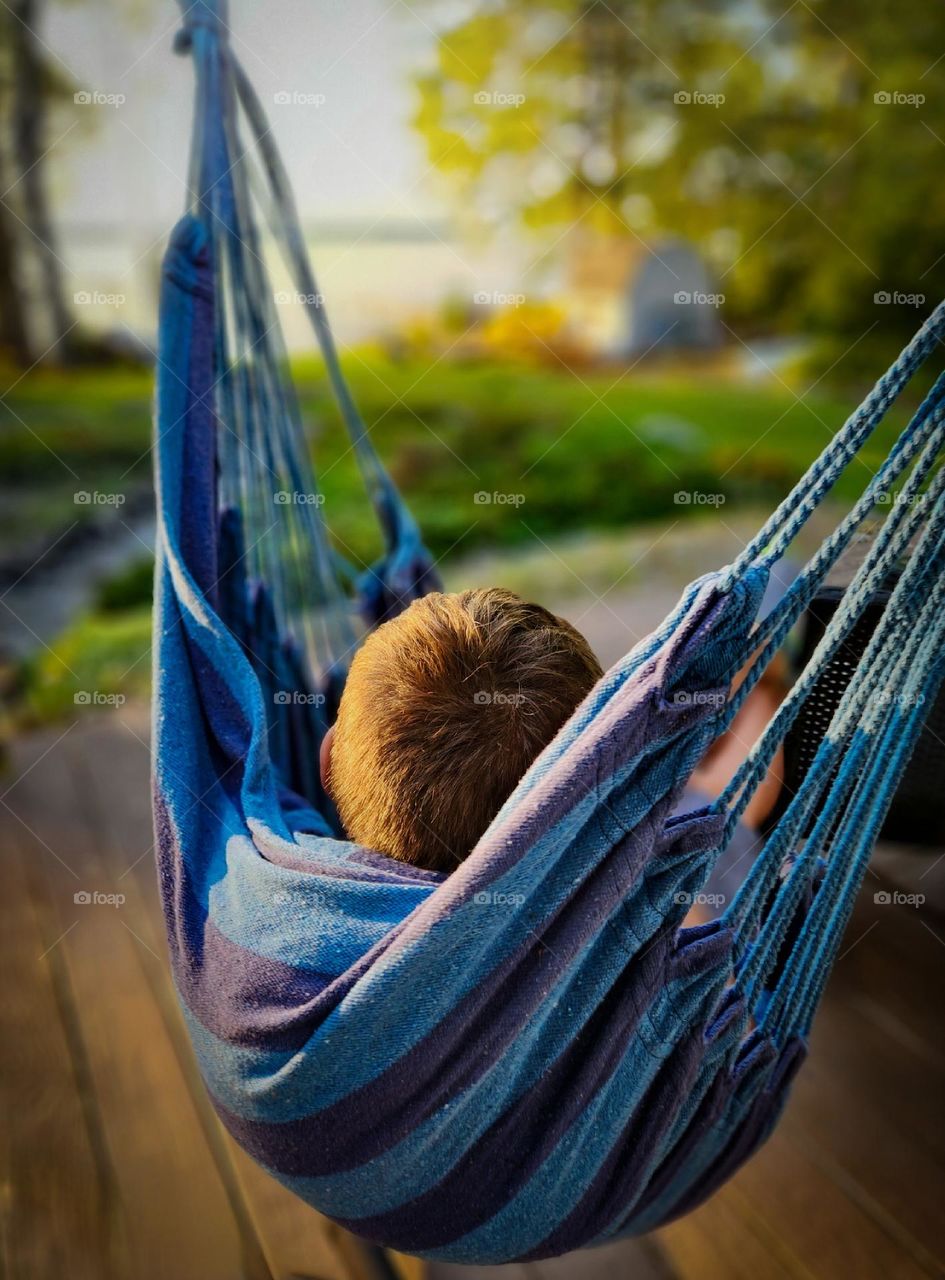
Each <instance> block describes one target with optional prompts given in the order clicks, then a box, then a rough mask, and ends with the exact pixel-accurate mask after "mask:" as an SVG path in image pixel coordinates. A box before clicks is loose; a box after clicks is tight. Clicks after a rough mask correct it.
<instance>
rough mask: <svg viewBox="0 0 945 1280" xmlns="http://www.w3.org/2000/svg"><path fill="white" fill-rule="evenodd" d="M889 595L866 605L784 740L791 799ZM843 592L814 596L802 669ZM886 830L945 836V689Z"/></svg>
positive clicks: (911, 836)
mask: <svg viewBox="0 0 945 1280" xmlns="http://www.w3.org/2000/svg"><path fill="white" fill-rule="evenodd" d="M889 594H890V593H889V591H881V592H877V593H876V595H875V596H874V597H873V599H872V600H871V601H870V603H869V604H868V605H867V606H866V609H865V610H864V611H863V613H862V615H861V616H860V618H859V619H858V620H857V623H856V625H855V626H854V627H853V628H852V630H851V631H850V632H849V633H848V634H847V635H846V637H845V638H844V640H843V643H842V644H841V645H840V648H839V649H838V650H837V652H836V654H834V656H833V658H832V659H831V661H830V663H829V664H828V666H827V667H826V669H825V670H824V672H823V674H822V675H821V676H820V678H819V680H818V681H817V682H816V684H815V685H814V687H813V689H812V690H811V692H810V694H809V696H808V698H807V700H806V702H805V703H804V705H803V706H802V708H801V710H800V712H799V714H798V717H797V719H796V720H795V722H794V724H793V725H792V726H791V729H790V731H789V732H788V735H787V737H786V739H785V742H784V766H785V788H784V792H783V793H782V794H783V796H784V799H785V801H786V800H787V799H788V798H789V797H790V796H792V795H793V794H794V793H795V792H796V791H797V788H798V787H799V786H800V783H801V781H802V780H803V778H804V775H805V773H806V771H807V769H808V767H809V765H810V763H811V761H812V760H813V758H814V756H815V755H816V753H817V748H818V747H819V745H820V742H821V740H822V738H823V737H824V734H825V733H826V732H827V729H828V728H829V726H830V721H831V719H832V718H833V713H834V711H836V709H837V706H838V704H839V702H840V699H841V697H842V696H843V691H844V690H845V689H846V687H847V685H848V684H849V683H850V679H851V677H852V675H853V672H854V671H855V669H856V666H857V663H858V662H859V660H860V656H861V655H862V653H863V651H864V649H865V648H866V646H867V644H868V643H869V638H870V636H871V635H872V634H873V631H874V629H875V627H876V624H877V623H878V622H879V619H880V617H881V616H882V613H883V610H884V609H885V607H886V602H887V601H888V599H889ZM842 597H843V588H842V587H824V588H822V589H821V591H820V592H818V594H817V595H816V596H815V597H814V599H813V600H812V601H811V604H810V607H809V608H808V610H807V613H806V614H805V615H804V618H803V620H802V622H801V636H800V652H799V654H798V670H803V668H804V666H805V665H806V663H807V661H808V659H809V658H810V657H811V655H812V653H813V652H814V649H815V648H816V647H817V645H818V643H819V642H820V639H821V637H822V636H823V634H824V631H825V630H826V628H827V625H828V624H829V622H830V620H831V618H832V617H833V615H834V613H835V612H836V609H837V606H838V604H839V603H840V600H841V599H842ZM778 808H779V809H780V808H781V805H779V806H778ZM881 834H882V836H883V838H884V839H886V840H896V841H903V842H906V843H910V844H921V845H938V844H941V843H943V841H945V690H942V691H941V692H940V694H939V696H938V698H937V699H936V700H935V701H934V702H933V703H932V704H931V706H930V707H929V709H928V713H927V715H926V717H925V721H924V724H923V729H922V732H921V734H920V735H919V738H918V741H917V742H916V745H915V749H914V750H913V753H912V757H911V759H910V761H909V764H908V765H907V767H906V772H905V774H904V775H903V778H902V781H901V782H900V784H899V787H898V789H897V791H896V795H895V797H894V799H893V802H892V806H891V807H890V810H889V813H888V815H887V817H886V821H885V823H884V825H883V829H882V833H881Z"/></svg>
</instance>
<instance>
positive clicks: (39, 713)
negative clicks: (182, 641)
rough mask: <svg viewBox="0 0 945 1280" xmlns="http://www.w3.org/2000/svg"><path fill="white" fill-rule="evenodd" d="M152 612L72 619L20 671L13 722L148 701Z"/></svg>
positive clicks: (139, 609) (146, 608)
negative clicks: (132, 700)
mask: <svg viewBox="0 0 945 1280" xmlns="http://www.w3.org/2000/svg"><path fill="white" fill-rule="evenodd" d="M150 649H151V609H150V607H149V606H147V605H144V606H140V605H139V606H138V607H137V608H135V609H128V610H126V611H125V612H123V613H116V614H109V613H98V614H93V615H89V616H86V617H82V618H79V619H77V620H76V621H75V622H74V623H72V625H71V626H69V627H68V628H67V629H66V630H65V631H64V632H63V634H62V635H61V636H59V638H58V639H57V640H56V642H55V643H54V644H53V645H52V646H50V647H49V648H48V649H41V650H39V652H38V653H37V655H36V656H35V657H33V658H31V659H29V660H28V661H27V662H26V663H25V664H24V667H23V670H22V671H21V673H20V675H21V689H22V694H21V706H20V707H19V708H18V712H19V715H18V719H20V720H21V721H27V722H43V721H47V720H57V719H62V718H65V717H70V718H71V717H74V716H75V715H76V714H78V713H79V712H81V711H84V710H92V711H94V710H96V709H98V710H101V709H103V708H105V707H108V706H112V705H115V704H116V702H118V704H119V705H120V703H121V702H124V701H126V700H127V699H129V698H136V697H147V695H148V692H149V690H150V681H151V661H150Z"/></svg>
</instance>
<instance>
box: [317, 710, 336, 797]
mask: <svg viewBox="0 0 945 1280" xmlns="http://www.w3.org/2000/svg"><path fill="white" fill-rule="evenodd" d="M334 741H335V726H334V725H332V726H331V728H330V729H329V730H328V732H327V733H326V734H325V736H324V738H322V745H321V747H320V748H319V751H318V772H319V775H320V776H321V780H322V786H323V787H324V788H325V792H326V794H327V795H328V796H329V797H330V796H331V748H332V746H333V744H334Z"/></svg>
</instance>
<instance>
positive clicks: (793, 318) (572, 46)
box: [415, 0, 945, 337]
mask: <svg viewBox="0 0 945 1280" xmlns="http://www.w3.org/2000/svg"><path fill="white" fill-rule="evenodd" d="M455 12H456V10H455V7H452V8H450V7H447V8H446V9H444V8H443V6H441V5H438V4H435V3H432V2H431V3H430V4H429V5H428V6H427V9H426V11H425V16H427V17H429V18H430V20H431V22H432V24H433V25H436V24H437V23H439V25H438V26H437V33H438V36H439V40H438V44H437V50H436V57H435V65H433V66H432V67H431V68H429V69H427V70H425V71H424V72H423V73H422V74H420V75H419V76H418V77H417V89H418V102H419V105H418V108H417V112H416V116H415V124H416V127H417V128H418V129H419V131H420V133H421V135H422V137H423V139H424V141H425V144H426V149H427V153H428V156H429V159H430V162H431V164H432V165H433V166H434V167H435V169H436V170H437V171H438V172H439V173H440V174H441V175H442V176H443V178H444V179H445V180H446V182H447V185H448V187H449V189H450V191H451V192H452V194H453V195H454V197H455V198H456V201H457V208H458V209H460V210H462V211H463V213H464V214H465V215H467V216H475V217H476V218H478V219H479V220H480V221H481V222H482V223H484V224H487V225H495V224H496V223H497V222H499V221H501V220H502V219H509V218H511V219H514V221H515V222H516V223H517V224H518V225H520V226H524V227H528V228H531V229H533V230H534V231H536V232H539V231H544V232H545V234H546V237H547V239H548V240H549V241H554V240H555V239H556V238H557V237H558V236H560V235H561V233H562V232H563V231H565V229H566V228H568V227H571V226H574V225H575V224H579V225H581V226H582V227H585V228H589V229H596V230H599V231H602V232H604V233H614V234H618V235H622V236H630V237H637V238H639V239H641V240H644V241H646V242H648V243H650V242H653V241H655V240H656V239H658V238H659V237H660V236H661V235H666V234H679V235H684V236H686V237H688V238H690V239H691V240H693V241H694V242H695V243H697V244H698V245H699V247H700V249H701V250H702V252H703V253H704V254H705V255H706V256H707V257H708V259H709V260H710V262H711V263H712V265H713V267H714V269H715V271H716V273H717V275H718V277H719V278H720V280H721V286H722V288H723V290H724V292H725V294H726V298H727V306H728V314H729V316H730V317H732V318H734V319H735V320H737V321H740V322H741V323H742V324H743V325H748V326H756V327H764V328H768V329H777V328H781V329H784V330H791V329H794V328H797V327H800V326H803V327H804V328H805V329H806V330H808V331H811V330H813V331H815V332H816V331H822V332H825V333H839V334H844V335H849V336H851V337H852V336H856V335H858V334H860V333H862V332H864V331H865V330H866V329H867V328H868V327H869V325H870V324H872V323H873V322H875V321H881V322H882V324H883V326H884V327H885V328H889V327H894V328H902V329H904V330H905V329H911V328H913V327H914V326H915V324H916V320H917V315H921V314H923V312H922V309H921V304H919V305H918V306H916V305H913V304H911V303H909V302H904V301H902V298H904V297H908V296H909V295H920V296H923V297H924V298H926V299H927V302H926V304H925V309H926V310H927V309H928V308H929V307H930V306H931V305H933V304H934V303H935V302H936V301H937V300H938V298H939V297H940V296H942V294H943V293H945V234H943V225H945V224H943V198H942V195H941V190H940V186H941V184H940V179H939V171H940V169H941V166H942V162H943V160H945V96H943V94H942V92H941V88H940V86H941V78H942V67H945V63H942V64H936V59H937V58H938V57H939V50H940V48H941V45H942V36H943V34H945V19H943V17H942V14H941V12H940V10H939V8H938V7H937V6H934V5H929V4H927V3H926V0H896V2H895V3H893V0H871V3H870V4H869V5H863V4H855V3H852V0H833V2H832V3H830V4H827V3H826V2H825V0H798V2H797V3H795V4H794V5H792V6H790V7H789V8H786V6H785V5H784V3H783V0H773V2H771V0H753V2H752V0H749V2H748V3H745V2H744V0H714V2H709V3H700V2H699V0H480V2H479V3H478V4H476V5H475V6H474V7H473V9H472V11H470V8H469V6H468V5H467V6H466V8H465V10H464V12H463V15H462V16H451V13H455ZM884 293H885V294H889V295H891V296H892V297H893V299H894V301H892V302H891V303H889V304H888V306H887V309H886V310H885V311H883V312H879V311H878V310H877V309H876V306H877V304H876V302H875V300H874V299H875V295H877V294H884ZM897 295H898V296H899V299H900V301H898V302H896V301H895V298H896V297H897Z"/></svg>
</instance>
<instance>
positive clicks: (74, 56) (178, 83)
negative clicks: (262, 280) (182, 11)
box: [42, 0, 444, 230]
mask: <svg viewBox="0 0 945 1280" xmlns="http://www.w3.org/2000/svg"><path fill="white" fill-rule="evenodd" d="M429 19H430V6H429V4H428V3H426V2H425V0H422V2H421V3H419V4H418V5H417V6H416V7H410V6H408V4H406V3H405V2H404V0H269V2H268V3H266V2H265V0H231V11H230V27H231V30H232V32H233V45H234V48H235V49H236V52H237V56H238V57H239V58H240V60H241V61H242V63H243V65H244V67H245V68H246V70H247V71H248V73H249V75H250V77H251V79H252V80H253V82H254V84H255V86H256V89H257V92H258V93H259V95H260V98H261V99H262V101H263V104H264V106H265V108H266V110H267V111H268V113H269V115H270V120H271V122H272V123H273V128H274V134H275V137H276V139H277V142H278V144H279V146H280V149H281V150H282V153H283V156H284V158H285V159H286V163H287V166H288V167H289V169H290V171H291V173H292V178H293V182H294V185H295V189H296V195H297V198H298V201H299V206H300V208H301V210H302V211H303V215H304V216H305V217H306V218H318V219H321V218H328V219H333V218H344V219H347V218H357V219H359V220H360V219H366V220H373V219H375V218H377V217H379V216H383V217H390V218H395V219H404V218H414V219H416V218H420V219H423V220H431V219H436V218H437V217H441V216H442V215H443V213H444V205H443V204H442V203H441V201H440V200H438V198H437V195H436V192H435V182H434V181H433V178H432V175H431V174H430V173H429V171H428V166H427V163H426V160H425V157H424V153H423V148H422V142H421V140H420V139H419V138H418V137H417V136H416V135H415V134H414V133H413V131H412V129H411V127H410V123H409V121H410V116H411V113H412V110H413V93H412V90H411V87H410V77H411V74H413V73H415V72H416V71H418V70H419V69H420V68H421V67H423V66H424V65H425V63H426V62H427V61H428V60H429V59H430V58H431V57H432V55H433V50H434V48H435V36H434V34H433V32H432V31H431V29H430V27H429V25H428V23H429ZM178 26H179V22H178V19H177V6H176V4H175V3H172V0H72V2H71V3H63V2H60V0H48V5H47V12H46V18H45V22H44V25H43V29H42V38H43V40H44V42H45V43H46V45H47V47H48V49H49V51H50V57H51V58H53V59H54V60H56V61H57V62H58V64H59V69H60V70H62V71H67V72H68V74H69V75H70V77H71V78H72V80H73V81H74V82H75V83H76V84H77V86H78V88H79V89H80V90H85V91H87V92H90V93H92V94H94V95H100V98H99V101H98V103H97V104H96V103H93V104H91V105H89V106H86V107H84V108H83V111H82V112H77V113H73V112H71V111H70V112H64V113H62V117H61V118H60V117H58V116H57V117H56V119H55V120H54V122H53V127H52V128H51V130H50V137H49V140H48V141H49V143H50V144H51V150H50V154H49V168H50V173H51V180H52V186H53V193H54V197H55V201H56V208H57V213H58V215H59V217H60V218H61V219H62V220H63V222H64V223H65V224H67V225H69V226H73V227H74V226H83V227H84V226H94V227H102V226H103V225H104V226H114V227H115V228H116V229H118V230H121V229H123V228H129V227H140V226H142V225H143V226H147V227H151V226H153V227H155V229H157V228H159V227H160V226H163V225H167V224H169V223H171V222H172V221H173V220H174V219H175V218H176V217H177V216H178V214H179V213H180V211H181V209H182V207H183V203H184V193H185V188H184V177H185V174H186V157H187V146H188V134H189V119H190V110H191V103H192V85H193V76H192V70H191V67H190V64H189V60H188V59H186V58H181V57H177V56H175V55H174V54H173V53H172V51H171V43H172V38H173V34H174V32H175V30H176V29H177V27H178ZM102 96H104V97H106V98H109V99H111V102H105V101H103V100H102ZM286 97H288V99H289V101H288V102H286V101H285V99H286ZM122 99H123V100H122Z"/></svg>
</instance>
